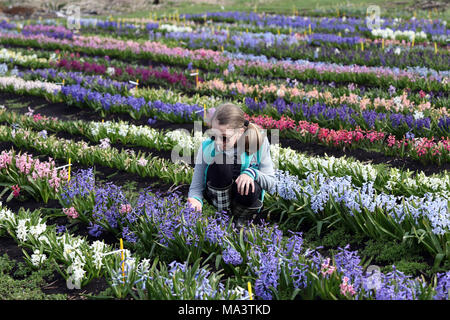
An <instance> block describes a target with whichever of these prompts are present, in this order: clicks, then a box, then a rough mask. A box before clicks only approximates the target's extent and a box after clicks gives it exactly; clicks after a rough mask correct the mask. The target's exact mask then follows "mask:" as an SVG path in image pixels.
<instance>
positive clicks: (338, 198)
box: [268, 171, 450, 264]
mask: <svg viewBox="0 0 450 320" xmlns="http://www.w3.org/2000/svg"><path fill="white" fill-rule="evenodd" d="M276 175H277V179H276V185H275V187H274V189H273V190H272V191H271V193H272V194H273V193H276V194H277V195H279V197H280V198H277V197H276V198H275V199H272V200H269V201H268V203H269V207H270V208H269V210H270V211H271V213H272V214H273V213H274V212H277V211H278V212H280V213H283V214H284V215H288V216H291V217H290V218H295V219H308V220H310V221H312V222H313V223H317V228H319V227H320V228H321V227H322V225H323V224H325V225H328V224H330V225H333V224H335V223H341V224H344V225H346V226H347V227H348V228H349V229H351V230H352V231H355V232H363V233H364V234H367V235H369V236H370V237H373V238H380V237H389V238H394V239H397V240H400V241H405V240H406V239H410V238H413V239H415V240H416V241H417V243H420V245H421V246H423V247H424V248H425V249H426V250H427V251H429V252H430V253H431V254H432V255H434V256H435V263H438V264H439V263H441V262H442V261H443V259H448V258H449V252H448V242H447V237H448V234H449V227H450V211H449V208H448V203H449V202H448V199H446V198H442V197H440V196H437V195H436V194H430V193H427V194H425V196H424V197H416V196H410V197H404V196H401V197H396V196H394V195H391V194H386V193H382V192H381V193H377V192H376V191H375V189H374V188H373V184H374V183H373V182H367V183H363V185H362V187H356V186H355V185H354V184H353V183H352V178H351V177H350V176H343V177H326V176H324V175H322V174H321V173H317V172H311V173H308V174H307V176H306V178H305V179H298V178H297V177H295V176H292V175H290V174H288V173H286V172H283V171H277V172H276ZM282 199H285V200H284V201H283V200H282ZM318 232H320V229H318Z"/></svg>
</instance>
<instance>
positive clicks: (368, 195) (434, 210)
mask: <svg viewBox="0 0 450 320" xmlns="http://www.w3.org/2000/svg"><path fill="white" fill-rule="evenodd" d="M338 179H344V180H346V181H348V182H347V183H346V184H345V183H344V182H343V181H338V182H337V183H336V185H337V186H346V188H344V189H345V190H344V191H345V192H344V194H345V195H347V196H348V197H350V198H349V199H350V200H351V199H353V198H354V197H353V198H352V196H351V195H355V194H357V195H359V196H360V197H361V194H363V195H364V196H365V197H364V198H363V200H364V203H365V204H367V203H371V206H370V207H368V209H367V210H368V211H369V214H374V212H373V211H374V210H375V211H377V210H380V209H377V208H375V209H374V208H373V206H374V204H378V205H379V208H383V210H384V209H386V210H387V209H388V208H394V209H395V211H392V212H395V213H396V214H397V216H396V217H397V218H398V219H400V221H399V220H396V219H392V216H391V220H389V221H388V222H390V223H391V225H389V227H390V228H391V229H392V228H394V231H395V232H394V231H392V230H390V229H389V228H388V229H386V228H387V227H386V223H384V222H383V221H382V222H380V225H382V226H383V228H378V229H381V230H382V231H383V232H388V234H389V235H391V236H392V235H393V234H394V235H395V236H397V237H399V235H398V234H399V233H401V234H402V237H404V236H405V231H404V229H403V228H402V226H400V224H399V222H403V221H407V223H412V222H411V220H412V221H413V222H414V223H416V224H417V223H418V222H419V223H420V222H422V223H424V222H423V221H422V220H420V221H418V218H419V217H420V214H424V215H425V216H427V217H428V218H429V219H430V220H431V224H432V227H433V229H432V230H429V229H427V231H428V232H427V234H426V235H429V234H430V233H433V234H434V233H436V234H438V235H442V232H445V230H446V228H447V227H448V226H446V225H445V223H446V221H448V217H447V218H445V213H446V212H448V210H446V208H445V205H446V203H447V202H446V200H445V201H444V200H439V197H433V196H431V197H430V195H427V196H426V197H425V198H418V197H410V198H408V199H405V201H402V200H401V199H402V197H400V198H399V199H396V197H393V196H387V195H386V196H383V194H381V195H379V196H378V195H374V192H373V189H372V188H371V187H370V186H369V187H368V186H367V185H363V187H362V188H358V187H354V186H352V185H351V178H349V177H344V178H330V179H329V180H338ZM322 180H324V179H323V177H322ZM305 181H306V182H305ZM303 182H305V183H306V184H305V183H304V184H303V185H301V186H302V187H303V188H306V187H307V186H308V185H309V186H310V189H311V188H312V190H315V189H317V188H318V187H317V186H322V185H324V183H323V181H319V182H317V179H316V178H314V179H312V178H311V174H308V176H307V178H306V179H304V180H303ZM313 183H315V184H314V185H315V186H316V187H314V185H313ZM317 183H318V184H317ZM280 185H281V186H286V188H285V189H280V187H279V186H280ZM369 185H370V183H369ZM292 187H293V186H292V185H288V183H286V182H285V181H283V179H279V181H278V182H277V188H278V190H277V192H278V193H279V194H281V195H282V197H284V198H287V199H289V200H292V198H289V196H286V193H283V191H284V192H286V190H290V192H291V194H292V190H298V188H296V189H295V188H292ZM328 187H330V186H328ZM281 188H282V187H281ZM301 190H304V189H301ZM327 190H332V189H331V187H330V188H328V189H327ZM339 190H340V191H341V192H342V189H339ZM352 190H355V192H354V193H351V192H350V191H352ZM361 190H363V191H361ZM322 193H323V190H322ZM107 194H108V195H113V192H112V191H111V190H109V191H108V192H107ZM309 196H310V197H311V199H308V200H310V201H311V203H310V206H309V207H308V208H311V209H312V210H314V208H315V209H316V211H319V209H318V208H320V206H321V205H322V206H323V204H321V202H320V201H322V203H323V201H324V200H323V199H324V195H323V194H320V193H316V194H315V193H311V192H310V193H309ZM338 196H339V193H338ZM374 196H375V200H374V201H373V202H371V200H373V199H372V198H373V197H374ZM94 198H101V197H94ZM114 198H115V199H116V198H118V197H116V196H114ZM118 199H120V198H118ZM320 199H322V200H320ZM325 199H326V200H327V199H328V198H327V197H325ZM356 199H357V200H359V201H360V204H361V205H363V204H362V203H361V201H363V200H361V198H356ZM425 199H426V201H425ZM341 200H342V194H341ZM350 200H349V201H346V200H345V201H344V200H342V201H343V203H345V204H346V208H347V209H349V208H350V209H351V210H353V209H355V210H357V209H360V207H359V204H358V203H356V205H355V199H353V200H354V201H353V202H351V201H350ZM408 200H411V201H412V203H413V204H410V205H408V204H409V202H408ZM427 201H428V202H430V201H431V202H430V203H428V202H427ZM315 202H318V204H317V205H318V207H317V206H316V207H314V205H315V204H314V203H315ZM336 202H338V201H336ZM388 202H389V203H388ZM399 202H400V203H403V206H402V207H401V208H400V207H399V206H393V207H392V205H393V203H399ZM275 203H279V201H276V202H275ZM380 203H381V204H380ZM414 203H415V204H417V203H419V204H420V203H422V204H423V206H425V207H424V208H428V211H425V212H423V210H424V209H423V208H422V207H423V206H422V207H417V206H415V205H414ZM431 204H433V205H431ZM405 205H406V207H405ZM436 206H437V207H436ZM304 207H305V206H303V208H304ZM363 208H364V207H363ZM402 208H403V211H400V209H402ZM321 209H323V207H322V208H321ZM334 209H336V208H334ZM397 209H398V210H397ZM414 209H415V211H414ZM370 210H372V211H370ZM421 210H422V211H421ZM78 212H80V211H78ZM87 212H92V211H87ZM364 212H366V211H363V213H364ZM402 212H403V214H401V213H402ZM410 212H412V214H413V216H412V218H411V217H410V216H409V215H408V214H409V213H410ZM316 213H317V212H316ZM344 213H345V214H347V215H348V211H345V210H344V211H343V214H344ZM360 213H361V212H360ZM375 214H376V212H375ZM442 214H444V216H443V217H442V218H440V219H441V220H439V218H438V219H437V220H436V216H437V217H439V216H442ZM447 214H448V213H447ZM380 216H381V217H382V218H381V219H383V217H384V215H380V214H376V217H378V218H380ZM405 216H406V218H407V219H405ZM366 218H369V217H366ZM109 223H110V221H108V224H109ZM383 223H384V224H383ZM394 223H398V224H397V225H396V226H395V227H393V226H392V225H393V224H394ZM439 223H441V224H439ZM364 225H365V226H366V227H365V229H364V230H363V231H365V232H367V233H369V234H370V235H371V236H375V235H376V236H379V233H380V230H378V229H377V228H376V227H377V226H378V225H377V224H370V225H368V224H367V223H366V224H364ZM374 229H375V230H374ZM385 230H388V231H385ZM408 230H410V229H408ZM97 231H98V230H97ZM374 233H375V234H374ZM410 236H412V237H414V236H416V237H418V236H419V235H418V234H416V235H410ZM420 236H421V237H422V240H423V234H420ZM428 242H429V241H428V239H426V240H424V243H425V244H426V245H429V243H428ZM433 244H434V245H435V243H433ZM430 246H431V245H430ZM427 249H429V250H430V251H433V252H434V253H436V251H437V250H439V252H438V253H440V254H441V253H442V252H444V253H445V247H444V249H442V248H435V247H431V249H430V248H429V247H427Z"/></svg>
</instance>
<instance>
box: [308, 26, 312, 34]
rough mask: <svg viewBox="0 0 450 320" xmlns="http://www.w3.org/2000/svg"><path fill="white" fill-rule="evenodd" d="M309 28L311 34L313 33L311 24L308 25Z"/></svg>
mask: <svg viewBox="0 0 450 320" xmlns="http://www.w3.org/2000/svg"><path fill="white" fill-rule="evenodd" d="M308 28H309V34H311V33H312V30H311V25H308Z"/></svg>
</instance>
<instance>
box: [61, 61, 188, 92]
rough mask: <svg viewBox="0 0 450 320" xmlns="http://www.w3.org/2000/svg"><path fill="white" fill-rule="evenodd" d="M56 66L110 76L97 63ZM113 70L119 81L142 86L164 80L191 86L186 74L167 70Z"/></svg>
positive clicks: (131, 68)
mask: <svg viewBox="0 0 450 320" xmlns="http://www.w3.org/2000/svg"><path fill="white" fill-rule="evenodd" d="M55 66H56V67H58V68H62V69H66V70H76V71H82V72H85V73H94V74H101V75H107V74H108V72H107V71H108V69H107V67H106V66H104V65H100V64H97V63H95V62H91V63H90V62H87V61H85V62H80V61H79V60H66V59H65V58H62V59H60V60H59V61H58V62H56V63H55ZM113 68H114V74H111V73H109V76H110V77H114V78H117V79H124V78H126V79H131V80H135V79H139V80H140V82H141V83H142V84H151V83H157V84H158V81H159V80H163V81H165V82H167V84H169V85H175V84H179V85H180V86H182V87H189V86H191V84H190V83H189V82H188V79H187V78H186V76H185V75H184V74H182V73H176V72H170V71H169V70H166V69H162V70H157V69H152V68H135V67H131V66H128V67H125V68H119V67H115V66H113ZM155 80H156V82H155Z"/></svg>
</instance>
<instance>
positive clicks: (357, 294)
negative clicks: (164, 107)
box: [65, 171, 447, 299]
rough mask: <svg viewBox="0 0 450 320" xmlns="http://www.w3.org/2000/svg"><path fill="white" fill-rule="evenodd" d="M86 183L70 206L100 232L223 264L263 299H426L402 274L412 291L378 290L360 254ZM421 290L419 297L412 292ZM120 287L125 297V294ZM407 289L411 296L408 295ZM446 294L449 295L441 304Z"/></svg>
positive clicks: (171, 200)
mask: <svg viewBox="0 0 450 320" xmlns="http://www.w3.org/2000/svg"><path fill="white" fill-rule="evenodd" d="M86 176H88V177H89V176H90V173H89V172H82V171H80V172H79V173H78V174H77V177H76V178H75V179H74V180H73V182H72V183H71V185H70V186H69V190H70V195H68V196H66V197H65V199H66V201H67V206H73V207H74V208H75V209H76V210H77V211H79V212H80V215H82V214H85V215H87V218H89V216H90V212H93V213H92V218H91V219H94V220H96V222H97V223H98V225H99V227H98V228H97V230H96V231H98V230H99V229H100V228H102V229H103V228H105V229H107V230H108V229H118V228H119V229H120V228H121V227H122V228H123V230H124V231H123V233H124V234H126V235H127V236H128V238H127V240H128V241H129V242H131V243H133V242H137V241H138V242H139V246H140V247H141V248H142V246H143V247H144V249H143V250H144V251H145V252H148V250H151V248H152V246H154V244H155V242H156V243H159V244H160V245H162V246H163V248H164V249H165V250H167V251H168V252H169V253H170V254H172V255H174V256H176V257H178V258H179V259H180V260H182V261H184V260H189V261H191V262H194V261H197V259H198V258H200V257H201V256H202V255H205V254H206V255H207V256H209V257H210V259H211V260H212V261H216V269H217V268H218V267H221V268H223V270H224V271H225V273H226V274H227V275H229V276H233V277H234V278H235V279H234V281H236V282H237V283H238V284H239V285H240V286H243V284H245V283H246V282H247V281H249V280H250V282H251V283H253V284H254V289H255V294H256V296H257V297H258V298H261V299H283V297H284V298H285V299H286V298H294V297H296V296H297V295H300V297H302V298H310V299H311V298H315V297H321V298H325V299H346V298H353V299H373V298H377V299H401V298H402V297H403V299H418V298H419V297H421V298H425V297H424V296H423V295H422V294H423V293H424V291H422V290H423V289H424V288H425V287H426V285H425V284H424V283H423V282H422V283H421V284H420V282H416V281H417V280H412V279H409V280H407V279H408V277H405V276H404V275H402V274H401V273H399V272H398V271H396V270H394V272H393V273H394V274H397V276H400V277H399V278H400V279H402V280H401V283H402V284H404V285H406V286H402V288H400V287H397V286H396V285H395V284H394V283H392V282H390V281H389V280H388V279H390V277H389V275H387V276H383V275H381V274H380V275H379V278H378V279H377V280H378V281H376V282H377V283H376V285H374V286H371V285H370V282H369V281H368V280H369V278H370V277H369V276H368V275H365V274H364V272H363V269H362V267H361V266H360V259H359V257H358V256H357V253H356V252H354V251H350V250H349V249H348V248H341V249H340V250H339V252H338V253H337V254H336V255H335V256H334V257H331V258H326V257H323V256H321V255H320V254H319V252H317V251H316V250H311V249H307V248H304V247H303V246H302V243H303V239H302V238H301V235H300V234H298V233H292V234H290V235H287V236H283V234H282V233H281V231H280V230H279V229H278V228H277V226H276V225H275V226H270V225H268V224H263V225H253V224H252V225H249V226H247V227H246V230H245V231H244V230H239V229H235V227H234V224H233V223H231V221H230V220H229V219H228V217H227V216H226V215H221V214H219V215H215V216H210V215H204V214H202V213H200V212H197V211H194V210H193V209H192V208H189V207H186V206H185V205H183V200H182V199H181V198H180V197H179V196H178V195H177V194H174V195H171V196H169V197H167V198H161V197H158V196H154V195H153V194H151V193H149V192H148V191H144V192H142V193H140V196H139V198H138V199H137V200H136V202H135V203H130V202H128V200H127V199H126V197H125V196H124V194H123V192H122V191H121V190H120V188H113V186H108V187H106V188H105V187H96V186H95V185H94V184H93V183H92V182H91V183H90V184H89V185H88V186H89V187H86V186H87V184H86V183H85V180H86ZM89 181H92V179H89ZM94 194H95V195H96V196H95V197H94V196H93V195H94ZM94 199H95V200H94ZM111 223H112V224H113V225H111ZM92 230H93V228H92V229H91V231H92ZM100 230H101V229H100ZM93 234H94V233H93ZM211 256H212V257H211ZM214 258H215V259H214ZM135 269H137V270H135ZM130 274H131V275H133V276H132V277H131V276H130V277H131V279H133V280H135V282H139V281H138V280H139V279H141V280H142V274H141V273H140V272H139V268H133V270H132V271H131V272H130ZM120 275H121V274H120V273H117V275H116V279H117V280H116V281H117V282H116V283H117V284H120V283H125V288H124V291H125V292H123V291H121V296H126V295H127V293H129V291H131V290H132V289H133V288H134V287H135V285H136V283H135V282H134V283H133V282H131V281H130V282H131V283H130V282H127V280H126V279H125V281H123V279H121V277H120ZM391 275H392V274H391ZM126 276H128V275H126ZM441 276H442V275H438V277H439V278H440V277H441ZM122 277H123V275H122ZM445 277H446V276H445V275H444V278H445ZM399 278H397V280H399ZM243 279H246V280H245V282H244V281H243ZM121 280H122V281H121ZM385 281H387V282H388V283H389V282H390V284H389V285H387V283H386V282H385ZM410 281H412V282H410ZM439 282H440V281H439ZM407 283H409V284H407ZM413 283H415V286H414V287H415V288H416V289H415V290H418V291H415V290H412V288H411V287H409V285H412V284H413ZM324 285H325V286H324ZM417 285H418V286H417ZM116 287H117V290H120V286H116ZM405 287H409V289H407V290H406V292H405V291H403V292H401V291H402V290H405V289H406V288H405ZM375 288H376V289H375ZM383 288H384V289H383ZM428 289H431V288H428ZM426 291H428V290H426ZM428 294H431V291H428ZM433 294H436V292H433ZM445 294H447V291H445V290H444V291H443V292H442V293H441V295H439V297H442V296H445ZM428 298H430V296H429V295H428ZM436 298H438V297H437V296H436ZM419 299H420V298H419Z"/></svg>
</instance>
